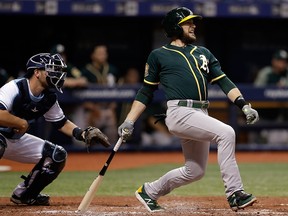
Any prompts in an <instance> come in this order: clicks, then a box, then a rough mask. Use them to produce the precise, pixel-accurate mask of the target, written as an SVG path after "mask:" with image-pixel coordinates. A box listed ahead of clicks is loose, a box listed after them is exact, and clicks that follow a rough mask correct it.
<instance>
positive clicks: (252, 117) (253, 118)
mask: <svg viewBox="0 0 288 216" xmlns="http://www.w3.org/2000/svg"><path fill="white" fill-rule="evenodd" d="M242 111H243V113H244V114H245V115H246V120H247V121H246V122H247V124H254V123H255V122H257V121H258V120H259V115H258V112H257V111H256V110H255V109H253V108H252V107H251V104H248V105H245V106H244V107H243V108H242Z"/></svg>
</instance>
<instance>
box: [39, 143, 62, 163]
mask: <svg viewBox="0 0 288 216" xmlns="http://www.w3.org/2000/svg"><path fill="white" fill-rule="evenodd" d="M47 157H49V158H51V159H52V160H53V162H55V163H62V162H63V161H66V158H67V152H66V150H65V149H64V148H63V147H62V146H59V145H55V144H53V143H51V142H49V141H47V140H46V141H45V144H44V147H43V151H42V158H47Z"/></svg>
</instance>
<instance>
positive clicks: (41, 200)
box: [10, 194, 50, 206]
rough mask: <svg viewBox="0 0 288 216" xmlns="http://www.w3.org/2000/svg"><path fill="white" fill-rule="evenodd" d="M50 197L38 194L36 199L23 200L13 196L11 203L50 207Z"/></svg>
mask: <svg viewBox="0 0 288 216" xmlns="http://www.w3.org/2000/svg"><path fill="white" fill-rule="evenodd" d="M49 200H50V196H49V195H47V194H38V196H37V197H36V198H35V199H32V198H31V199H21V198H20V197H18V196H16V195H15V194H12V196H11V198H10V201H11V202H13V203H15V204H17V205H18V204H24V205H35V206H49V205H50V202H49Z"/></svg>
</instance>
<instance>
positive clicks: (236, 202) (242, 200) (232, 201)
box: [227, 190, 257, 211]
mask: <svg viewBox="0 0 288 216" xmlns="http://www.w3.org/2000/svg"><path fill="white" fill-rule="evenodd" d="M227 200H228V203H229V205H230V207H231V209H232V210H233V211H237V210H239V209H244V208H246V207H248V206H252V205H253V204H254V203H255V202H256V201H257V199H256V197H255V196H253V195H252V194H248V193H245V192H244V191H243V190H241V191H236V192H234V193H233V194H232V195H231V196H229V197H228V199H227Z"/></svg>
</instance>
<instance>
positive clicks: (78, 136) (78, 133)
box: [72, 127, 83, 141]
mask: <svg viewBox="0 0 288 216" xmlns="http://www.w3.org/2000/svg"><path fill="white" fill-rule="evenodd" d="M82 133H83V130H82V129H81V128H79V127H76V128H74V129H73V131H72V135H73V136H74V137H75V138H76V139H77V140H80V141H83V137H82V136H81V135H82Z"/></svg>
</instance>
